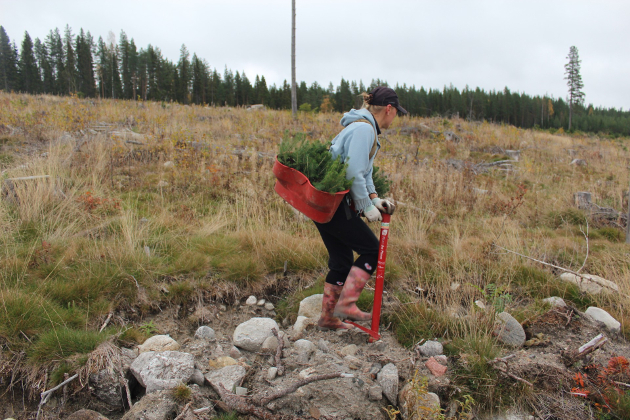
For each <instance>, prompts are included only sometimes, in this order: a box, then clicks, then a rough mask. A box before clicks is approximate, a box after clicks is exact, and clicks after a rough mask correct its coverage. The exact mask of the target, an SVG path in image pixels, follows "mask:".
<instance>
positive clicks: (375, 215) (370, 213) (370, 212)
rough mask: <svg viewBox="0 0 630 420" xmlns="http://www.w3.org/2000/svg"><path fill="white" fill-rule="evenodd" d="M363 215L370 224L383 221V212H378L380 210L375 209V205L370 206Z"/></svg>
mask: <svg viewBox="0 0 630 420" xmlns="http://www.w3.org/2000/svg"><path fill="white" fill-rule="evenodd" d="M363 214H364V215H365V217H366V218H367V219H368V220H369V221H370V222H376V221H380V220H383V216H381V212H380V211H378V209H377V208H376V207H374V206H373V205H370V206H368V207H367V208H366V209H365V210H363Z"/></svg>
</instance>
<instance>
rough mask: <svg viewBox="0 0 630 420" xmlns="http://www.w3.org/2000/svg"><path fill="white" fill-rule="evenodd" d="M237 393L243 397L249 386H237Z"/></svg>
mask: <svg viewBox="0 0 630 420" xmlns="http://www.w3.org/2000/svg"><path fill="white" fill-rule="evenodd" d="M235 394H236V395H240V396H241V397H243V396H245V395H247V388H243V387H242V386H237V387H236V392H235Z"/></svg>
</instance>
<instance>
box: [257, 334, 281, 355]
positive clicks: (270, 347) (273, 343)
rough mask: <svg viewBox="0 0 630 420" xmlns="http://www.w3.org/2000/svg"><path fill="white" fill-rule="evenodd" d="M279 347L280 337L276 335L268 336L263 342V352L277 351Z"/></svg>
mask: <svg viewBox="0 0 630 420" xmlns="http://www.w3.org/2000/svg"><path fill="white" fill-rule="evenodd" d="M277 348H278V339H277V338H276V337H275V336H273V335H272V336H271V337H267V338H266V339H265V341H264V342H263V344H262V347H261V349H260V350H261V351H262V352H263V353H275V352H276V349H277Z"/></svg>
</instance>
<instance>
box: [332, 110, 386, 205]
mask: <svg viewBox="0 0 630 420" xmlns="http://www.w3.org/2000/svg"><path fill="white" fill-rule="evenodd" d="M360 119H366V120H368V121H369V122H370V124H366V123H356V124H352V123H353V122H355V121H357V120H360ZM341 125H343V126H344V127H345V128H344V129H343V130H342V131H341V133H339V134H338V135H337V137H335V138H334V139H333V141H332V145H331V146H330V153H332V157H333V159H337V156H341V159H342V160H343V161H344V162H347V163H348V170H347V172H346V178H347V179H352V178H354V182H353V183H352V187H350V196H351V197H352V200H353V201H354V208H355V210H356V211H357V212H360V211H363V210H364V209H366V208H367V207H369V206H370V205H371V204H372V200H370V194H372V193H376V189H375V188H374V182H373V181H372V165H374V158H375V157H376V155H377V153H378V150H379V149H380V148H381V144H380V142H378V141H377V148H376V152H377V153H374V156H372V158H371V159H370V150H372V146H373V145H374V136H375V133H376V124H375V122H374V117H373V116H372V114H371V113H370V111H368V110H367V109H358V110H357V109H352V110H350V112H346V113H345V114H344V116H343V118H342V119H341Z"/></svg>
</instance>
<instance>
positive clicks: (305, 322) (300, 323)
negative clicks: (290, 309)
mask: <svg viewBox="0 0 630 420" xmlns="http://www.w3.org/2000/svg"><path fill="white" fill-rule="evenodd" d="M316 322H317V320H316V319H314V318H307V317H305V316H298V317H297V319H296V320H295V324H293V337H300V336H301V335H302V334H304V331H306V329H307V328H308V327H310V326H312V325H315V323H316Z"/></svg>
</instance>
